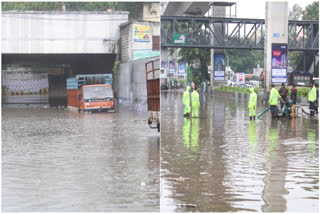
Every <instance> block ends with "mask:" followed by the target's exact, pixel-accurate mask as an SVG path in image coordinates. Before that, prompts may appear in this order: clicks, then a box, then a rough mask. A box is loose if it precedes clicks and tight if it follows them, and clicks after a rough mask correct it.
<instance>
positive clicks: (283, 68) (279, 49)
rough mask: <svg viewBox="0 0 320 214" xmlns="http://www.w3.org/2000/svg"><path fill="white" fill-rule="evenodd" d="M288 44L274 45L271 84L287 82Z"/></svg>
mask: <svg viewBox="0 0 320 214" xmlns="http://www.w3.org/2000/svg"><path fill="white" fill-rule="evenodd" d="M287 47H288V45H287V44H275V43H274V44H272V54H271V55H272V60H271V82H272V83H285V82H287Z"/></svg>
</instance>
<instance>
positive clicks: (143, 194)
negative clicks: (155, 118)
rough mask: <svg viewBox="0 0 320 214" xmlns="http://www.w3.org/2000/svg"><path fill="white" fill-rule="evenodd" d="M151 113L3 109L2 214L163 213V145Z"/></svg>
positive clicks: (39, 107) (26, 107)
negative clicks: (151, 122)
mask: <svg viewBox="0 0 320 214" xmlns="http://www.w3.org/2000/svg"><path fill="white" fill-rule="evenodd" d="M146 118H147V116H146V113H145V112H137V111H133V108H128V107H121V108H120V109H119V111H118V112H115V113H92V114H90V113H78V112H73V111H68V110H66V109H65V108H57V107H49V106H48V105H32V104H28V105H18V104H17V105H12V104H11V105H2V210H3V211H25V212H28V211H34V212H38V211H40V212H46V211H50V212H56V211H86V212H91V211H117V212H119V211H154V212H157V211H159V203H160V202H159V146H160V138H159V134H158V133H157V131H156V130H152V129H150V128H149V127H148V124H147V119H146Z"/></svg>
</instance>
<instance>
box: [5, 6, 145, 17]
mask: <svg viewBox="0 0 320 214" xmlns="http://www.w3.org/2000/svg"><path fill="white" fill-rule="evenodd" d="M63 4H64V5H65V7H66V10H67V11H107V10H108V9H112V10H122V11H129V18H130V19H137V18H139V17H141V15H142V12H143V2H2V11H8V10H18V11H27V10H34V11H61V10H62V5H63Z"/></svg>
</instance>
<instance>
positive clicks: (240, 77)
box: [237, 73, 246, 85]
mask: <svg viewBox="0 0 320 214" xmlns="http://www.w3.org/2000/svg"><path fill="white" fill-rule="evenodd" d="M237 83H238V84H240V85H241V84H245V83H246V80H245V74H244V73H237Z"/></svg>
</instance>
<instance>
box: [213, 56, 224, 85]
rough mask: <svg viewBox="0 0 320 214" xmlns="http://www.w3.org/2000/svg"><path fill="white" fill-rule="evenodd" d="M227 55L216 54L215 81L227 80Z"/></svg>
mask: <svg viewBox="0 0 320 214" xmlns="http://www.w3.org/2000/svg"><path fill="white" fill-rule="evenodd" d="M224 62H225V54H214V81H224V80H225V75H224V74H225V64H224Z"/></svg>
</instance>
